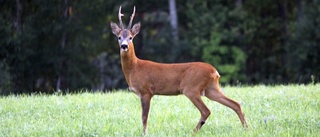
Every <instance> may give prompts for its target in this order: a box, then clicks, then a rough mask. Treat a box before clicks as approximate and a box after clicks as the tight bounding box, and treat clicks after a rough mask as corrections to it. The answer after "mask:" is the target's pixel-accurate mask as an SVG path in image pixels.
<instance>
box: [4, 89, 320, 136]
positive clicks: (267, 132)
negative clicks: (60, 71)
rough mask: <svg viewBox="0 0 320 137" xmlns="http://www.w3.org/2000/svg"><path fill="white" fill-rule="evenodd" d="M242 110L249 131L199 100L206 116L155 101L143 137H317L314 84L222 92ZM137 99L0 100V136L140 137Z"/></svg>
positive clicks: (173, 101)
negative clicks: (204, 119)
mask: <svg viewBox="0 0 320 137" xmlns="http://www.w3.org/2000/svg"><path fill="white" fill-rule="evenodd" d="M223 91H224V92H225V94H226V95H227V96H229V97H230V98H232V99H234V100H236V101H238V102H239V103H241V104H242V107H243V111H244V113H245V115H246V119H247V122H248V125H249V129H248V130H246V129H244V128H242V126H241V123H240V121H239V119H238V117H237V115H236V113H235V112H233V111H232V110H231V109H229V108H227V107H224V106H222V105H220V104H218V103H216V102H213V101H210V100H208V99H207V98H205V97H203V99H204V102H205V103H206V104H207V106H208V108H209V109H210V110H211V112H212V113H211V116H210V117H209V118H208V120H207V122H206V124H205V125H204V126H203V127H202V129H201V130H200V131H199V132H198V133H196V134H193V132H192V130H193V128H194V127H195V126H196V124H197V122H198V120H199V118H200V113H199V112H198V110H197V109H196V108H195V107H194V106H193V105H192V103H191V102H190V101H189V100H188V99H187V98H186V97H185V96H182V95H180V96H155V97H154V98H153V100H152V102H151V110H150V117H149V134H148V135H147V136H161V137H162V136H174V137H176V136H194V135H195V136H199V137H201V136H234V137H238V136H267V137H270V136H308V137H312V136H320V84H317V85H289V86H254V87H223ZM141 133H142V124H141V106H140V100H139V98H138V97H137V96H136V95H135V94H133V93H128V92H115V93H81V94H75V95H31V96H29V95H22V96H7V97H0V136H141Z"/></svg>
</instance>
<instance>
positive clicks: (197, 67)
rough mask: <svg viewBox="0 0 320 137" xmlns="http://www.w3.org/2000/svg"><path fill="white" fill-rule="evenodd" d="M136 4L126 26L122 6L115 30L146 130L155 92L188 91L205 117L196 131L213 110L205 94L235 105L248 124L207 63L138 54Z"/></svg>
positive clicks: (112, 23) (126, 74)
mask: <svg viewBox="0 0 320 137" xmlns="http://www.w3.org/2000/svg"><path fill="white" fill-rule="evenodd" d="M134 15H135V7H134V9H133V13H132V15H131V17H130V22H129V25H128V27H127V28H124V26H123V23H122V20H121V16H123V14H122V13H121V6H120V8H119V13H118V17H119V22H120V27H119V26H118V25H117V24H116V23H114V22H111V23H110V26H111V28H112V33H113V34H115V35H116V36H117V37H118V42H119V46H120V56H121V65H122V71H123V73H124V75H125V78H126V81H127V83H128V86H129V89H130V90H132V91H133V92H135V93H136V94H137V95H138V96H139V97H140V100H141V105H142V123H143V131H144V133H146V132H147V121H148V115H149V108H150V100H151V98H152V96H153V95H178V94H184V95H185V96H187V97H188V98H189V99H190V101H191V102H192V103H193V104H194V105H195V106H196V107H197V108H198V110H199V111H200V113H201V118H200V121H199V123H198V124H197V126H196V128H195V129H194V131H198V130H199V129H200V128H201V126H202V125H203V124H204V123H205V121H206V119H207V118H208V117H209V115H210V113H211V112H210V110H209V109H208V108H207V106H206V105H205V104H204V103H203V101H202V99H201V96H206V97H208V98H209V99H211V100H214V101H217V102H219V103H221V104H223V105H225V106H227V107H229V108H231V109H233V110H234V111H235V112H236V113H237V114H238V117H239V118H240V121H241V123H242V125H243V126H244V127H247V123H246V120H245V117H244V114H243V113H242V110H241V107H240V104H239V103H237V102H236V101H233V100H231V99H229V98H228V97H226V96H225V95H224V94H223V93H222V91H221V89H220V87H219V78H220V75H219V73H218V71H217V70H216V69H215V68H214V67H213V66H211V65H210V64H207V63H202V62H190V63H176V64H162V63H156V62H152V61H148V60H142V59H139V58H137V57H136V55H135V51H134V45H133V42H132V40H133V38H134V37H135V36H136V35H137V34H138V33H139V31H140V22H139V23H136V24H134V25H133V27H132V28H131V25H132V20H133V18H134Z"/></svg>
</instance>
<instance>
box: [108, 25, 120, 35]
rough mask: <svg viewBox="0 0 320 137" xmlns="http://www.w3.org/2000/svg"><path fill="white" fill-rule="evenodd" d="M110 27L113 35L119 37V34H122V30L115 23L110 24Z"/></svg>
mask: <svg viewBox="0 0 320 137" xmlns="http://www.w3.org/2000/svg"><path fill="white" fill-rule="evenodd" d="M110 26H111V29H112V33H113V34H114V35H116V36H118V35H119V33H120V31H121V29H120V28H119V26H118V25H117V24H116V23H114V22H110Z"/></svg>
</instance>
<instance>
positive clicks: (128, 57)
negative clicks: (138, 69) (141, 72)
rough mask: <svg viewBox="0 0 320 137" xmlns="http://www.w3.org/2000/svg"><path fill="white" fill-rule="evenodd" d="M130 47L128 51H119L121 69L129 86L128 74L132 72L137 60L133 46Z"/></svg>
mask: <svg viewBox="0 0 320 137" xmlns="http://www.w3.org/2000/svg"><path fill="white" fill-rule="evenodd" d="M131 47H132V48H130V49H129V50H128V51H120V56H121V66H122V71H123V73H124V76H125V78H126V81H127V83H128V85H129V86H131V85H130V74H131V73H132V70H133V69H134V67H135V66H136V64H137V61H138V58H137V56H136V54H135V51H134V48H133V46H131Z"/></svg>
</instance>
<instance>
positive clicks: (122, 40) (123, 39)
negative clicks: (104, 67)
mask: <svg viewBox="0 0 320 137" xmlns="http://www.w3.org/2000/svg"><path fill="white" fill-rule="evenodd" d="M135 11H136V7H133V13H132V15H131V17H130V22H129V25H128V27H127V28H126V29H125V28H124V26H123V23H122V20H121V17H122V16H123V14H122V13H121V6H120V8H119V13H118V17H119V22H120V27H119V26H118V25H117V24H116V23H114V22H111V23H110V26H111V28H112V33H113V34H114V35H116V36H117V37H118V42H119V46H120V50H121V51H123V52H126V51H128V50H129V49H130V48H134V47H133V43H132V40H133V38H134V37H135V36H136V35H137V34H138V33H139V31H140V26H141V25H140V22H139V23H136V24H134V25H133V27H132V28H131V25H132V20H133V18H134V14H135Z"/></svg>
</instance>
